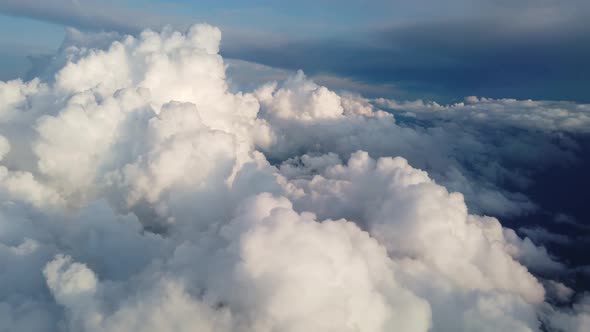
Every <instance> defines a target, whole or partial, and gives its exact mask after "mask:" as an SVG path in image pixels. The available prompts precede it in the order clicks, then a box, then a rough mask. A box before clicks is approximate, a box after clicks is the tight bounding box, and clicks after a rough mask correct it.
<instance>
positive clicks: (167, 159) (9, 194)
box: [0, 25, 589, 331]
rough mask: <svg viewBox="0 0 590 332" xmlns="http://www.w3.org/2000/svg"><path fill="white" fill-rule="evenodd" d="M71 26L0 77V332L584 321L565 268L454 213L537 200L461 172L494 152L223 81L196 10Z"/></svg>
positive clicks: (511, 209) (297, 79)
mask: <svg viewBox="0 0 590 332" xmlns="http://www.w3.org/2000/svg"><path fill="white" fill-rule="evenodd" d="M79 37H80V38H82V39H84V40H86V42H84V43H73V44H72V45H66V46H64V47H63V48H62V50H61V53H60V54H58V55H57V56H56V57H55V59H53V60H52V63H51V64H50V65H49V66H48V67H47V71H48V73H51V72H52V71H53V75H50V76H48V77H50V78H48V79H34V80H31V81H28V82H23V81H10V82H2V83H0V133H1V136H0V163H1V166H0V197H1V198H2V200H1V201H2V203H1V205H0V264H1V265H2V266H5V267H7V268H6V269H4V270H2V271H1V272H0V329H4V330H8V331H17V330H22V331H135V330H141V331H195V330H198V331H391V330H402V331H428V330H432V331H473V330H477V331H497V330H507V331H541V328H569V329H572V330H576V329H578V330H579V331H582V329H583V326H584V324H585V323H584V322H585V321H587V320H588V315H589V311H588V306H587V305H586V304H587V297H580V298H579V300H578V302H577V303H576V304H575V305H574V306H573V307H572V308H571V309H567V310H566V309H560V308H559V307H556V306H553V305H551V304H550V303H555V301H558V300H559V301H562V302H563V301H568V299H569V298H570V297H571V296H572V292H573V291H572V290H571V289H569V288H568V287H567V285H564V284H562V283H559V282H557V281H552V280H549V279H551V278H552V277H555V276H558V275H559V273H560V272H561V271H563V270H564V269H565V265H564V264H563V263H560V262H558V261H556V260H555V259H554V258H553V257H552V256H551V255H550V254H549V253H548V252H547V250H546V249H545V248H543V247H538V246H536V245H534V244H533V243H532V242H531V241H530V240H529V239H527V238H525V239H522V238H520V237H518V235H517V234H516V233H515V232H514V231H512V230H510V229H508V228H503V227H502V226H501V224H500V222H499V221H498V220H497V219H496V218H493V217H485V216H479V215H476V214H473V212H471V213H470V212H469V211H497V212H498V214H502V213H506V214H510V213H522V212H523V211H527V210H530V209H535V208H536V206H535V204H534V202H531V201H530V200H529V199H528V198H527V197H526V196H524V195H523V194H520V193H518V192H517V191H511V190H510V189H506V188H503V187H500V186H499V185H498V183H500V181H497V178H496V177H495V176H494V175H493V173H494V172H498V173H501V172H502V170H505V169H506V168H505V167H506V165H502V164H498V165H492V166H491V167H492V169H493V171H492V170H490V171H489V172H488V173H486V172H487V171H486V170H484V171H483V172H482V173H484V174H485V175H484V176H481V177H478V176H476V174H477V173H479V172H475V171H473V170H472V166H473V165H482V164H483V163H484V162H486V161H489V160H493V158H495V157H496V156H499V155H502V153H506V150H505V149H498V150H492V151H488V147H489V146H490V145H489V144H488V143H487V141H485V140H484V141H478V140H476V139H474V136H472V134H471V133H469V132H467V133H464V134H461V133H458V132H457V131H452V130H448V127H444V126H439V127H436V126H433V127H423V128H422V129H417V128H415V127H412V126H408V125H403V124H401V123H398V122H397V121H396V118H394V116H393V115H392V114H390V113H386V112H383V111H380V110H378V109H377V108H376V107H375V106H374V104H373V103H371V102H370V101H369V100H366V99H364V98H362V97H359V96H353V95H348V94H342V95H339V94H337V93H335V92H333V91H330V90H329V89H327V88H326V87H323V86H319V85H317V84H315V83H313V82H312V81H310V80H308V79H307V78H306V77H305V76H304V75H303V73H297V74H296V75H294V76H293V77H291V78H289V79H288V80H287V81H285V82H281V83H276V82H275V83H269V84H265V85H263V86H261V87H259V88H257V89H255V90H254V91H252V92H249V93H241V92H240V93H233V92H231V91H230V89H229V87H228V83H227V78H226V75H225V64H224V62H223V59H222V58H221V56H219V54H218V51H219V42H220V38H221V33H220V31H219V30H218V29H217V28H215V27H212V26H208V25H196V26H193V27H191V28H190V29H189V30H188V31H187V32H186V33H180V32H177V31H173V30H171V29H164V31H162V32H161V33H156V32H153V31H145V32H143V33H142V34H141V35H140V36H139V37H137V38H134V37H129V36H127V37H122V38H121V39H120V40H118V41H114V42H113V43H111V44H110V46H107V47H103V46H104V40H105V39H104V38H96V39H94V40H96V43H97V44H98V45H99V46H97V48H92V47H91V44H92V43H88V40H92V39H85V38H83V36H79ZM103 37H104V36H103ZM107 37H108V38H113V37H114V36H107ZM108 38H107V39H108ZM232 90H233V89H232ZM576 107H578V106H576ZM580 107H582V106H580ZM531 112H532V110H531ZM507 121H510V120H507ZM568 123H569V122H568ZM567 128H568V129H567V130H569V128H571V127H567ZM551 129H553V130H554V129H555V128H551ZM557 129H562V128H561V127H559V128H557ZM527 139H530V137H528V136H527V137H522V141H524V142H528V141H527ZM545 144H546V145H544V146H543V148H542V149H540V150H536V151H537V152H536V153H547V151H550V152H551V153H553V154H554V155H556V156H570V155H571V154H572V152H571V148H570V147H568V146H567V144H565V143H560V142H557V143H556V142H554V141H547V142H546V143H545ZM469 153H473V154H474V155H475V156H474V157H472V158H473V159H469V160H467V159H465V158H463V157H462V156H465V155H467V154H469ZM398 155H401V156H403V157H399V156H398ZM508 155H510V156H512V155H513V154H511V153H508ZM527 158H528V159H527ZM535 158H536V155H535V154H533V155H532V156H528V157H524V159H522V160H517V161H516V162H521V163H530V162H531V161H533V162H534V161H536V160H537V159H535ZM572 158H573V157H572ZM408 160H409V162H408ZM500 160H502V159H500ZM411 165H414V166H418V167H420V168H424V169H427V170H428V173H427V172H426V171H424V170H420V169H418V168H414V167H413V166H411ZM470 167H471V168H470ZM497 176H505V177H511V176H512V177H515V178H516V180H514V181H515V182H518V181H517V180H518V177H517V176H516V175H515V174H513V173H510V172H507V173H506V174H501V175H497ZM433 178H434V180H433ZM525 180H526V178H525V179H524V180H522V181H521V182H523V181H524V182H526V181H525ZM441 184H445V185H447V187H448V188H450V189H451V190H449V189H447V188H446V187H445V186H443V185H441ZM457 188H458V189H462V190H463V189H464V190H465V193H464V194H465V195H466V196H465V197H466V198H467V200H468V201H469V202H472V203H473V208H472V209H471V210H469V209H468V206H467V204H466V201H465V198H464V196H463V194H461V193H459V192H454V190H456V189H457ZM533 273H535V274H533ZM535 275H543V276H544V279H543V280H541V279H539V278H538V277H536V276H535ZM545 279H547V280H545Z"/></svg>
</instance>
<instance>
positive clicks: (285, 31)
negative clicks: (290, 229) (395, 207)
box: [0, 0, 590, 102]
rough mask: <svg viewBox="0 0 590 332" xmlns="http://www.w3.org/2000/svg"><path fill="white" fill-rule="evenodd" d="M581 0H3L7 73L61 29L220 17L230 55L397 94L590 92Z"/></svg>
mask: <svg viewBox="0 0 590 332" xmlns="http://www.w3.org/2000/svg"><path fill="white" fill-rule="evenodd" d="M588 13H590V3H589V2H588V1H583V0H572V1H567V2H563V1H555V0H514V1H508V0H475V1H467V0H449V1H435V0H417V1H412V2H409V1H401V0H393V1H391V0H390V1H384V0H370V1H359V0H344V1H334V0H315V1H310V0H302V1H268V0H255V1H238V0H222V1H180V0H176V1H161V0H127V1H112V0H107V1H96V0H46V1H39V0H0V15H1V16H0V31H2V32H0V79H9V78H14V77H16V76H20V75H22V73H24V72H26V68H27V66H28V62H27V60H26V56H28V55H36V54H49V53H51V52H53V51H54V50H55V49H57V48H58V47H59V45H60V43H61V40H62V39H63V37H64V28H65V27H66V26H72V27H75V28H77V29H81V30H90V31H97V30H114V31H118V32H122V33H132V34H133V33H137V31H139V30H141V29H143V28H146V27H150V28H154V29H158V28H159V27H161V26H163V25H165V24H171V25H173V26H176V27H178V28H181V29H182V28H184V27H186V26H188V25H190V24H192V23H195V22H203V21H205V22H209V23H212V24H215V25H218V26H220V27H221V28H222V30H223V32H224V41H223V44H222V53H223V55H224V56H226V57H230V58H237V59H243V60H248V61H253V62H258V63H262V64H265V65H268V66H272V67H279V68H284V69H289V70H295V69H303V70H304V71H305V72H306V73H308V74H310V75H311V76H318V75H323V76H326V75H328V76H330V77H338V78H345V79H347V80H351V81H355V82H359V83H361V84H365V85H367V84H368V85H373V86H374V87H375V90H374V91H375V93H377V91H379V93H381V92H382V91H383V89H382V87H383V86H395V87H396V89H395V91H396V92H393V90H392V94H396V93H397V94H400V95H398V96H394V97H401V98H408V99H411V98H416V97H424V98H427V99H435V100H442V101H451V100H458V99H461V98H463V97H464V96H466V95H484V96H490V97H496V98H497V97H513V98H520V99H527V98H532V99H558V100H574V101H584V102H588V101H590V96H588V94H587V92H586V91H587V90H588V88H589V87H590V79H589V78H588V77H590V66H588V64H587V60H586V59H587V58H588V57H589V56H590V46H588V45H590V37H589V36H590V28H589V24H588V23H586V21H587V19H586V18H587V14H588Z"/></svg>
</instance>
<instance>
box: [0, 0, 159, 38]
mask: <svg viewBox="0 0 590 332" xmlns="http://www.w3.org/2000/svg"><path fill="white" fill-rule="evenodd" d="M0 12H2V13H5V14H8V15H13V16H20V17H29V18H34V19H38V20H42V21H48V22H52V23H57V24H62V25H66V26H73V27H77V28H81V29H88V30H106V31H112V30H115V31H119V32H124V33H130V32H139V31H141V30H142V29H144V28H148V27H154V26H160V25H161V21H160V19H158V18H157V17H155V16H153V15H148V14H147V13H142V14H141V15H137V13H136V12H134V11H133V10H125V9H123V8H120V7H110V6H108V5H105V4H104V3H101V2H97V1H94V0H81V1H77V0H49V1H43V2H42V3H39V2H36V1H30V0H24V1H20V0H2V1H0ZM158 22H159V23H158Z"/></svg>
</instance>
